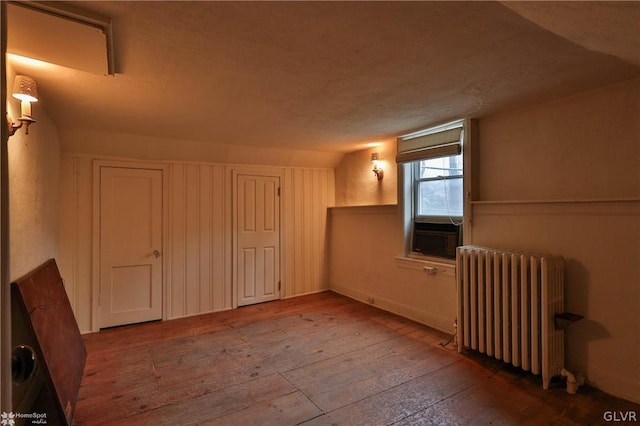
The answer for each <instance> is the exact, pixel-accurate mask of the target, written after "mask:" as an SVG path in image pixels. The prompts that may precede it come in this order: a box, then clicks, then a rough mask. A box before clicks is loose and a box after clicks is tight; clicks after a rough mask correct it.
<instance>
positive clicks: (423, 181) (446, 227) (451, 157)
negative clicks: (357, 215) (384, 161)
mask: <svg viewBox="0 0 640 426" xmlns="http://www.w3.org/2000/svg"><path fill="white" fill-rule="evenodd" d="M464 131H465V128H464V122H462V121H457V122H453V123H448V124H445V125H442V126H438V127H433V128H430V129H426V130H423V131H420V132H416V133H412V134H410V135H406V136H403V137H400V138H398V156H397V158H396V160H397V162H398V163H402V165H403V170H404V185H405V203H404V206H405V221H406V223H405V229H406V230H407V234H406V235H407V242H406V243H407V244H406V246H407V252H408V253H409V254H410V255H418V256H435V257H440V258H455V249H456V247H457V246H458V245H461V244H462V225H463V222H464V213H465V212H464V210H465V202H464V188H465V182H464V169H465V167H464V157H463V152H462V151H463V150H462V146H463V139H464Z"/></svg>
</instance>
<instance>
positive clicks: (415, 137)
mask: <svg viewBox="0 0 640 426" xmlns="http://www.w3.org/2000/svg"><path fill="white" fill-rule="evenodd" d="M461 137H462V122H456V123H450V124H447V125H444V126H439V127H435V128H433V129H429V130H426V131H423V132H417V133H412V134H410V135H406V136H401V137H399V138H398V155H397V156H396V162H397V163H408V162H411V161H418V160H425V159H428V158H437V157H445V156H449V155H458V154H460V153H461V152H462V146H461V143H460V139H461Z"/></svg>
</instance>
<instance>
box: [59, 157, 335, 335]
mask: <svg viewBox="0 0 640 426" xmlns="http://www.w3.org/2000/svg"><path fill="white" fill-rule="evenodd" d="M93 161H94V159H93V158H90V157H87V156H82V155H73V154H64V155H63V158H62V166H63V167H62V170H61V185H62V200H61V212H62V214H61V216H62V217H61V220H60V230H61V255H60V264H61V271H63V272H64V273H63V277H64V278H65V285H66V287H67V289H68V291H69V293H70V298H71V303H72V306H73V309H74V312H75V314H76V319H77V321H78V324H79V326H80V330H81V331H82V332H83V333H87V332H91V331H95V330H92V329H91V318H92V315H93V312H92V311H91V306H92V296H91V295H92V254H91V253H92V251H91V248H92V247H93V240H92V238H93V236H92V229H93V228H92V209H93V205H92V200H93V193H92V190H93V183H92V178H93V174H92V171H93ZM138 164H139V163H138ZM233 168H234V166H232V165H223V164H200V163H182V162H170V163H168V168H167V170H168V178H167V180H166V183H167V186H168V187H167V190H166V195H167V199H166V200H165V201H166V202H167V203H168V216H169V217H168V218H167V224H166V227H165V230H166V231H167V233H168V235H167V246H166V247H163V253H164V267H165V295H166V298H165V307H166V312H165V318H167V319H171V318H180V317H184V316H189V315H196V314H200V313H206V312H214V311H221V310H226V309H231V308H232V307H233V303H232V295H233V291H234V289H233V283H232V265H231V262H232V256H231V253H232V252H231V250H232V234H231V232H232V229H233V224H232V222H231V221H232V215H231V211H232V206H231V191H232V179H231V175H232V170H233ZM245 169H247V166H243V170H245ZM248 169H251V170H253V169H255V170H256V172H257V173H260V172H261V170H264V168H261V167H257V166H256V167H255V168H254V167H249V168H248ZM271 170H273V168H271ZM281 170H282V171H283V176H284V179H283V182H282V199H281V202H282V229H283V240H282V243H283V244H282V250H283V262H282V265H283V267H284V271H283V273H282V279H283V289H284V292H283V297H293V296H297V295H301V294H306V293H312V292H317V291H322V290H325V289H327V266H326V263H327V261H326V255H325V253H326V243H325V241H326V229H327V207H328V206H331V205H332V204H333V197H334V189H333V185H334V177H333V170H331V169H297V168H285V169H281Z"/></svg>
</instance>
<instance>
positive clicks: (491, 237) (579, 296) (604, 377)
mask: <svg viewBox="0 0 640 426" xmlns="http://www.w3.org/2000/svg"><path fill="white" fill-rule="evenodd" d="M639 102H640V79H636V80H632V81H628V82H625V83H622V84H618V85H615V86H611V87H605V88H601V89H598V90H594V91H590V92H586V93H582V94H579V95H576V96H572V97H569V98H564V99H559V100H557V101H554V102H549V103H545V104H541V105H536V106H532V107H530V108H526V109H522V110H518V111H513V112H509V113H503V114H499V115H495V116H492V117H487V118H484V119H480V121H479V140H478V144H477V146H476V148H477V149H476V150H475V151H474V152H477V155H478V158H477V160H478V162H477V170H476V172H474V176H473V177H472V178H473V179H475V180H476V182H475V183H476V184H477V188H478V191H477V193H476V195H475V202H474V203H473V207H472V208H473V214H472V221H473V228H472V233H471V236H472V242H473V243H474V244H477V245H487V246H493V247H498V248H505V249H523V250H534V251H539V252H546V253H552V254H559V255H562V256H565V257H566V258H567V272H566V309H567V310H568V311H570V312H575V313H578V314H581V315H584V316H585V319H584V320H582V321H580V322H578V323H576V324H573V325H571V326H570V327H569V328H568V329H567V333H566V343H567V347H566V364H567V365H566V367H567V368H568V369H570V370H574V371H575V372H580V373H582V374H583V375H585V376H586V377H587V379H588V380H589V381H590V382H591V383H592V384H595V385H596V386H598V387H600V388H601V389H603V390H605V391H607V392H609V393H612V394H614V395H618V396H622V397H624V398H627V399H630V400H634V401H636V402H640V365H639V364H638V359H640V333H638V324H640V310H639V309H638V306H639V305H640V285H639V284H638V283H640V269H639V268H638V265H639V264H640V238H639V237H638V236H639V235H640V167H639V166H638V165H639V164H640V136H639V135H640V120H638V117H640V105H639ZM357 156H360V154H358V153H356V154H354V157H357ZM348 157H349V156H346V157H345V160H343V163H344V162H345V161H350V160H354V159H353V158H351V157H349V158H348ZM364 157H365V156H364V154H362V158H361V161H364ZM354 161H355V160H354ZM359 167H360V165H357V166H356V168H359ZM356 172H357V171H356ZM348 173H349V172H347V171H340V172H339V170H336V185H338V184H339V182H341V179H340V178H339V177H340V176H348ZM385 178H386V176H385ZM356 184H357V182H356V181H354V182H350V187H349V191H350V193H351V194H357V193H358V188H357V185H356ZM369 184H370V183H369V182H365V181H362V182H361V185H362V188H361V191H362V193H364V192H366V191H367V188H365V187H366V186H367V185H369ZM338 192H339V190H338V188H337V189H336V193H337V194H338ZM336 199H337V200H338V195H336ZM354 199H356V197H355V196H353V197H349V196H344V197H342V198H340V202H341V203H347V201H346V200H354ZM368 202H369V203H374V202H375V198H369V200H368ZM343 210H345V211H340V209H332V215H331V231H330V232H331V233H330V236H331V237H330V238H331V249H332V250H331V257H330V271H331V272H330V282H331V287H332V288H334V289H337V290H338V291H340V292H342V293H345V294H349V295H352V296H353V297H356V298H359V299H361V300H364V301H367V300H369V299H373V300H374V301H375V302H376V303H377V300H378V299H381V300H383V302H384V306H383V307H384V308H386V309H389V310H393V311H396V312H399V313H402V314H404V315H407V316H412V317H413V318H417V319H419V320H422V322H424V323H425V324H428V325H431V326H434V327H436V328H441V329H450V328H451V327H450V326H447V323H448V322H452V321H453V318H454V316H455V288H453V287H454V286H453V283H452V281H451V285H450V286H447V285H446V284H444V285H443V284H442V283H436V282H433V281H430V280H429V279H430V278H431V277H428V276H427V277H425V276H424V274H421V271H420V270H419V268H415V270H413V271H409V272H408V271H405V270H403V268H402V266H403V263H402V261H400V260H398V259H395V258H394V257H395V256H397V255H400V254H401V253H399V252H398V251H399V250H400V249H398V247H399V244H398V241H402V238H403V230H402V225H401V224H402V219H401V212H399V211H398V212H394V211H393V210H389V208H388V207H371V208H364V209H363V208H360V210H359V209H358V208H355V207H351V208H345V209H343ZM347 210H348V212H347ZM443 269H445V268H443ZM411 272H413V273H411ZM442 272H443V277H445V276H446V271H445V270H443V271H442ZM445 281H446V280H445ZM443 282H444V281H443Z"/></svg>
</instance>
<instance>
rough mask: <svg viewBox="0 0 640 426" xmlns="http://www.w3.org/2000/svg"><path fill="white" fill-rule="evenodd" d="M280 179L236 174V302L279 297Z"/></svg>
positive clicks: (247, 302) (253, 301)
mask: <svg viewBox="0 0 640 426" xmlns="http://www.w3.org/2000/svg"><path fill="white" fill-rule="evenodd" d="M279 187H280V178H279V177H277V176H253V175H244V174H238V175H237V177H236V220H235V233H236V253H235V268H236V288H237V294H238V305H239V306H242V305H249V304H253V303H260V302H266V301H269V300H275V299H279V298H280V198H279Z"/></svg>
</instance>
